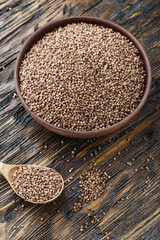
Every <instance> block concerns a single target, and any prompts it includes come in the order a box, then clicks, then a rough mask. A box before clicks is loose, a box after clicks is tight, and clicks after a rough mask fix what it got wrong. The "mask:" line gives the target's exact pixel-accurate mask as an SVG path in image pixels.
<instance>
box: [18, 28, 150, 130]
mask: <svg viewBox="0 0 160 240" xmlns="http://www.w3.org/2000/svg"><path fill="white" fill-rule="evenodd" d="M145 76H146V74H145V70H144V64H143V61H142V59H141V57H140V55H139V52H138V50H137V48H136V47H135V46H134V44H133V43H132V42H131V41H130V40H128V39H127V38H126V37H125V36H123V35H121V34H120V33H119V32H115V31H113V30H112V29H109V28H104V27H103V26H97V25H92V24H87V23H77V24H68V25H67V26H65V27H59V28H58V29H57V30H55V31H54V32H50V33H47V34H46V35H45V36H44V37H42V38H41V39H40V40H39V41H38V42H37V43H35V44H34V45H33V46H32V48H31V49H30V51H29V52H28V53H27V54H26V55H25V57H24V59H23V61H22V63H21V66H20V72H19V78H20V89H21V94H22V96H23V98H24V99H25V102H26V104H27V105H28V106H29V108H30V110H31V111H32V112H34V113H35V114H36V115H37V116H39V117H40V118H42V119H43V120H45V121H46V122H48V123H51V124H53V125H55V126H57V127H61V128H64V129H69V130H76V131H82V130H86V131H89V130H98V129H102V128H105V127H108V126H111V125H113V124H115V123H117V122H119V121H121V120H122V119H124V118H125V117H126V116H128V115H129V114H130V113H131V112H133V111H134V110H135V108H136V107H137V105H138V104H139V102H140V100H141V98H142V96H143V92H144V87H145Z"/></svg>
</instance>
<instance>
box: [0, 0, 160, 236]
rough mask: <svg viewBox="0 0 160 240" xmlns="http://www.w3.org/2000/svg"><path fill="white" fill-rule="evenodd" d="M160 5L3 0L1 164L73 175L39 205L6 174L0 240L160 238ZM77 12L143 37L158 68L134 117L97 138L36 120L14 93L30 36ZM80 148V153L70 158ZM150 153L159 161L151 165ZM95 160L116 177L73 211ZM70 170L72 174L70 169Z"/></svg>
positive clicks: (0, 189)
mask: <svg viewBox="0 0 160 240" xmlns="http://www.w3.org/2000/svg"><path fill="white" fill-rule="evenodd" d="M158 4H159V2H158V1H151V0H147V1H143V0H138V1H132V0H127V1H120V0H119V1H116V0H109V1H108V0H103V1H101V0H87V1H80V0H73V1H71V0H67V1H62V0H56V1H53V0H52V1H47V0H41V1H33V0H28V1H19V0H16V1H13V0H1V3H0V13H1V14H0V25H1V28H0V39H1V42H0V43H1V57H0V63H1V65H0V66H1V67H3V66H4V67H5V68H4V69H3V68H1V71H0V84H1V87H0V109H1V111H0V150H1V161H3V162H6V163H15V164H19V163H23V164H32V163H34V164H40V165H45V166H50V167H54V168H56V170H57V171H59V172H60V173H61V174H62V175H63V177H64V179H65V181H66V180H67V179H68V178H69V177H70V176H72V177H73V180H72V181H71V182H70V183H69V184H66V185H65V189H64V192H63V194H62V196H60V198H59V199H58V200H57V201H56V202H55V204H47V205H45V206H43V205H42V206H41V205H32V204H29V203H25V202H24V201H23V200H21V199H20V198H19V197H17V196H16V195H15V194H14V193H13V192H12V190H11V189H10V187H9V185H8V183H6V181H5V180H4V178H3V177H2V176H0V239H2V240H15V239H16V240H17V239H23V240H25V239H26V240H29V239H34V240H35V239H37V240H39V239H46V240H50V239H53V240H55V239H57V240H71V239H72V240H74V239H88V240H98V239H107V238H106V237H107V236H108V237H110V239H115V240H119V239H121V240H124V239H127V240H128V239H129V240H134V239H142V236H144V239H146V240H149V239H156V240H157V239H160V227H159V221H160V194H159V193H160V187H159V182H160V151H159V145H160V133H159V129H160V114H159V110H158V107H159V103H160V101H159V92H160V89H159V77H160V71H159V60H160V57H159V51H158V49H159V44H160V41H159V12H158ZM71 15H90V16H97V17H101V18H104V19H110V20H112V21H114V22H116V23H118V24H120V25H122V26H123V27H125V28H126V29H128V30H129V31H130V32H132V33H133V34H134V35H135V36H136V37H137V38H138V39H139V40H140V41H141V43H142V44H143V46H144V48H145V49H146V51H147V53H148V55H149V58H150V61H151V65H152V70H153V84H152V88H151V92H150V95H149V98H148V101H147V103H146V104H145V106H144V107H143V109H142V110H141V112H140V113H139V114H138V115H137V117H136V119H133V120H132V121H131V122H130V123H129V124H128V126H126V127H125V128H123V129H121V130H120V131H118V132H116V133H114V134H111V135H108V136H105V137H101V138H98V139H92V140H86V139H76V140H75V139H71V138H65V137H62V136H58V135H56V134H53V133H51V132H49V131H48V130H46V129H44V128H43V127H41V126H39V125H38V124H37V123H36V122H35V121H34V120H33V119H31V117H30V116H29V115H28V113H27V112H26V111H25V110H24V108H23V107H22V105H21V103H20V101H19V99H18V98H15V99H13V98H12V97H13V94H14V93H15V90H14V83H13V70H14V64H15V59H16V56H17V53H18V52H19V50H20V48H21V47H22V44H23V42H24V40H25V39H27V37H28V36H29V35H30V34H32V33H33V32H34V30H35V29H37V28H39V27H41V26H43V25H44V24H46V23H47V22H48V21H51V20H54V19H57V18H61V17H67V16H71ZM45 145H47V149H46V148H45V147H44V146H45ZM74 148H76V150H75V152H76V153H75V157H74V158H72V157H71V155H72V154H71V151H72V150H73V149H74ZM126 149H127V150H126ZM94 151H96V152H97V155H94ZM118 152H120V153H121V154H120V155H118V154H117V153H118ZM92 154H93V156H92ZM150 155H151V156H152V157H154V159H151V160H150V161H149V162H148V161H147V158H148V156H150ZM63 156H64V157H63ZM84 157H85V158H86V159H87V160H86V161H84V160H83V158H84ZM114 157H116V160H114ZM133 158H135V160H134V161H132V160H131V159H133ZM67 160H70V162H67ZM93 162H95V163H96V164H97V167H98V168H101V169H102V170H103V171H107V172H108V174H109V175H110V176H111V178H110V179H109V181H108V182H107V188H106V191H105V193H104V194H103V196H102V197H100V198H98V199H97V200H95V201H93V202H90V203H89V204H87V205H85V206H84V207H83V208H82V209H81V210H80V211H78V212H76V213H74V212H72V208H73V203H74V202H77V201H78V193H77V190H78V188H79V186H78V182H79V176H80V174H82V173H83V172H84V171H87V170H89V169H91V168H92V165H91V164H92V163H93ZM128 162H129V163H131V164H132V165H131V166H130V165H128V164H127V163H128ZM72 167H73V168H74V170H73V172H72V173H71V174H70V173H69V172H68V170H69V169H70V168H72ZM146 167H147V168H149V171H148V170H147V169H146ZM141 168H143V169H141ZM147 177H150V179H151V182H150V184H151V187H150V188H148V189H147V190H145V189H146V180H147ZM72 187H75V189H76V190H75V191H73V190H72ZM23 204H24V207H23ZM15 209H17V210H16V211H15ZM88 209H92V210H94V215H95V214H96V215H98V216H99V219H100V222H97V223H94V224H91V223H90V221H89V219H88V216H87V213H88ZM103 212H105V213H106V214H105V215H103V214H102V213H103ZM41 217H43V219H44V220H43V221H41V220H40V219H41ZM86 221H88V222H89V226H88V228H87V229H86V230H85V231H84V232H83V233H81V232H80V231H79V229H80V226H81V225H83V224H84V223H85V222H86ZM14 226H15V227H16V229H14ZM99 227H101V228H102V229H101V233H100V232H99ZM105 232H107V235H105V234H104V233H105Z"/></svg>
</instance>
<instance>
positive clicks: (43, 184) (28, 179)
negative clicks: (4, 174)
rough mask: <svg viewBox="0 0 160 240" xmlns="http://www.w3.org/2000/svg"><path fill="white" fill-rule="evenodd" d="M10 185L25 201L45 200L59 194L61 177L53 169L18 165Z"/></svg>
mask: <svg viewBox="0 0 160 240" xmlns="http://www.w3.org/2000/svg"><path fill="white" fill-rule="evenodd" d="M12 185H13V187H14V189H15V190H16V191H17V193H18V194H19V196H21V197H22V198H24V199H25V200H26V201H31V202H45V201H48V200H50V199H53V198H54V197H56V196H58V195H59V193H60V191H61V189H62V179H61V177H60V175H59V174H58V173H57V172H56V171H55V170H54V169H47V168H42V167H38V166H36V167H31V166H30V167H28V166H20V167H19V168H18V169H16V170H15V172H14V173H13V177H12Z"/></svg>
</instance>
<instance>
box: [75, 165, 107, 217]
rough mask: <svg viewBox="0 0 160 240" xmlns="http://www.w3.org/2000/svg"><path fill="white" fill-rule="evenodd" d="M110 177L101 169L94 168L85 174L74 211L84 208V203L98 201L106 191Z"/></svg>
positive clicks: (81, 178)
mask: <svg viewBox="0 0 160 240" xmlns="http://www.w3.org/2000/svg"><path fill="white" fill-rule="evenodd" d="M108 179H110V176H109V175H108V174H107V173H106V172H103V171H102V170H101V169H98V168H95V167H93V169H92V170H90V171H87V172H84V173H83V174H82V175H81V176H80V181H79V187H80V190H78V192H79V193H80V194H79V196H78V198H79V201H78V202H76V203H74V207H73V211H74V212H77V211H78V210H80V209H81V208H82V207H83V204H84V203H88V202H90V201H92V200H96V199H97V198H98V197H100V196H101V195H102V194H103V193H104V191H105V190H106V183H107V181H108Z"/></svg>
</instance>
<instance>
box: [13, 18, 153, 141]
mask: <svg viewBox="0 0 160 240" xmlns="http://www.w3.org/2000/svg"><path fill="white" fill-rule="evenodd" d="M79 22H85V23H90V24H97V25H102V26H104V27H109V28H112V29H113V30H114V31H117V32H120V33H121V34H122V35H124V36H126V37H127V38H128V39H129V40H130V41H132V42H133V44H134V45H135V46H136V48H137V49H138V50H139V53H140V56H141V58H142V60H143V62H144V67H145V71H146V83H145V90H144V93H143V97H142V99H141V101H140V103H139V104H138V106H137V107H136V109H135V110H134V111H133V112H132V113H130V114H129V115H128V116H127V117H125V118H124V119H122V120H121V121H120V122H118V123H116V124H114V125H111V126H109V127H106V128H102V129H99V130H89V131H76V130H68V129H64V128H60V127H56V126H55V125H52V124H50V123H47V122H46V121H44V120H43V119H42V118H40V117H38V116H37V115H36V114H35V113H34V112H32V111H31V110H30V109H29V107H28V105H27V104H26V102H25V100H24V99H23V97H22V95H21V91H20V84H19V67H20V64H21V61H22V59H23V57H24V55H25V53H26V52H28V50H29V49H30V47H31V46H32V45H33V44H34V43H36V42H37V41H38V40H39V39H41V38H42V37H43V35H45V34H46V33H48V32H51V31H54V29H57V28H58V27H60V26H65V25H67V24H71V23H79ZM14 82H15V89H16V92H17V95H18V97H19V99H20V101H21V103H22V105H23V106H24V108H25V109H26V111H27V112H28V113H29V114H30V115H31V116H32V117H33V118H34V119H35V120H36V121H37V122H38V123H39V124H41V125H42V126H43V127H46V128H47V129H49V130H50V131H52V132H55V133H57V134H60V135H63V136H68V137H75V138H93V137H99V136H104V135H106V134H109V133H112V132H114V131H116V130H118V129H120V128H121V127H123V126H124V125H126V124H127V123H128V122H129V121H130V120H131V119H132V118H133V117H135V115H137V113H138V112H139V111H140V110H141V108H142V107H143V105H144V103H145V102H146V100H147V97H148V95H149V91H150V88H151V83H152V70H151V65H150V61H149V58H148V56H147V53H146V51H145V50H144V48H143V46H142V45H141V43H140V42H139V41H138V40H137V39H136V38H135V37H134V36H133V35H132V34H131V33H130V32H129V31H128V30H126V29H125V28H123V27H121V26H120V25H118V24H116V23H113V22H111V21H110V20H105V19H101V18H97V17H88V16H85V17H84V16H74V17H68V18H62V19H58V20H54V21H51V22H49V23H47V24H46V25H44V26H43V27H41V28H39V29H38V30H37V31H36V32H34V33H33V34H32V35H31V36H30V37H29V38H28V39H27V40H26V42H25V43H24V45H23V46H22V48H21V50H20V52H19V54H18V56H17V59H16V63H15V69H14Z"/></svg>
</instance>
